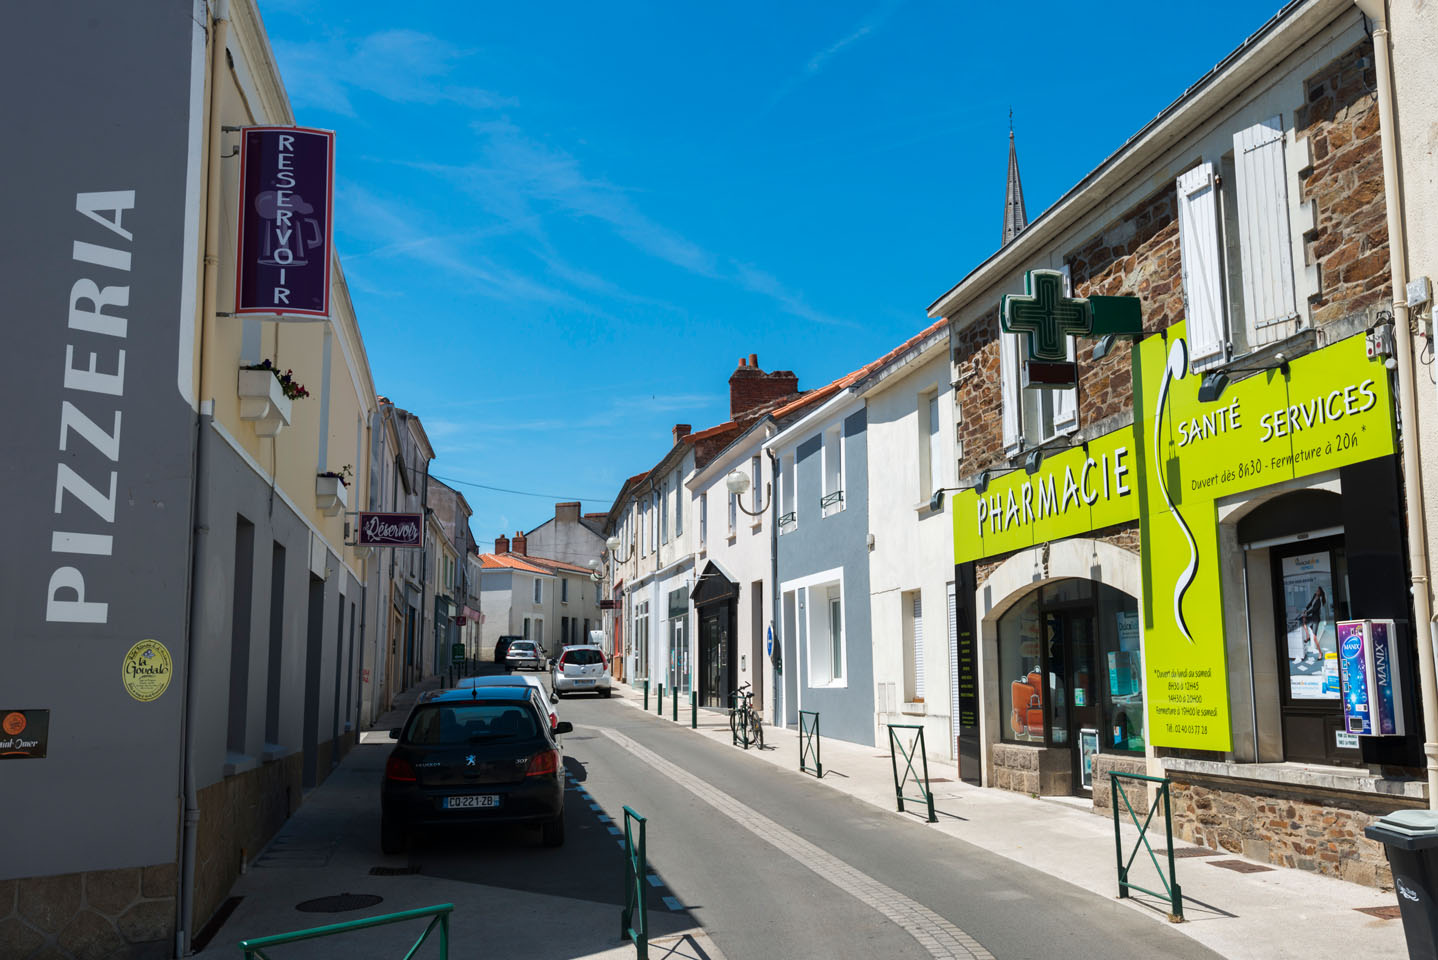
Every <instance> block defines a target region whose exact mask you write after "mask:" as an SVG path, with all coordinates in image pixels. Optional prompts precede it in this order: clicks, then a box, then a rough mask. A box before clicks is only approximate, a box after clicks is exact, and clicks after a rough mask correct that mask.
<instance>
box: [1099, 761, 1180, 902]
mask: <svg viewBox="0 0 1438 960" xmlns="http://www.w3.org/2000/svg"><path fill="white" fill-rule="evenodd" d="M1108 776H1109V793H1110V796H1109V802H1110V803H1111V804H1112V805H1113V843H1114V852H1115V853H1116V854H1117V863H1118V895H1119V898H1120V899H1124V898H1126V897H1128V892H1129V890H1137V891H1138V892H1139V893H1146V894H1148V895H1149V896H1151V897H1158V898H1159V899H1160V900H1166V901H1168V905H1169V913H1168V919H1169V920H1170V921H1171V922H1173V923H1182V922H1183V889H1182V888H1181V887H1180V886H1179V885H1178V876H1177V874H1175V872H1174V866H1173V802H1172V796H1171V794H1170V792H1169V787H1170V782H1169V780H1168V778H1166V777H1150V776H1146V775H1144V774H1141V773H1120V772H1119V771H1117V770H1110V771H1109V772H1108ZM1120 779H1124V780H1137V781H1140V782H1145V783H1152V784H1156V787H1155V795H1154V798H1153V803H1151V804H1150V805H1149V807H1148V813H1147V815H1146V816H1145V817H1144V818H1143V822H1142V823H1140V822H1139V819H1138V814H1137V813H1136V812H1135V811H1134V808H1133V804H1131V803H1130V802H1129V799H1128V793H1127V791H1125V790H1124V788H1123V784H1122V783H1120V782H1119V781H1120ZM1120 800H1122V801H1123V805H1124V808H1125V809H1126V810H1127V811H1128V816H1129V819H1130V820H1132V821H1133V825H1134V826H1135V827H1138V842H1137V843H1135V844H1134V846H1133V852H1132V853H1131V854H1129V857H1128V860H1127V861H1125V860H1124V856H1123V836H1122V834H1121V832H1120V822H1119V810H1118V805H1119V801H1120ZM1160 805H1162V807H1163V826H1164V840H1165V842H1166V843H1167V852H1168V857H1167V859H1168V877H1167V878H1165V877H1164V875H1163V867H1161V866H1159V862H1158V857H1157V855H1155V854H1154V852H1153V847H1152V846H1151V845H1150V844H1149V842H1148V828H1149V824H1150V823H1152V822H1153V815H1154V814H1155V813H1157V812H1158V809H1159V806H1160ZM1140 847H1143V848H1144V849H1145V850H1147V851H1148V856H1149V860H1150V861H1152V863H1153V868H1154V870H1156V871H1157V872H1158V882H1159V883H1161V884H1163V889H1164V892H1163V893H1159V892H1158V891H1156V890H1148V889H1146V888H1144V887H1140V886H1139V885H1138V884H1136V883H1132V882H1130V881H1129V873H1130V872H1131V870H1132V867H1133V861H1134V858H1135V857H1137V856H1138V851H1139V848H1140Z"/></svg>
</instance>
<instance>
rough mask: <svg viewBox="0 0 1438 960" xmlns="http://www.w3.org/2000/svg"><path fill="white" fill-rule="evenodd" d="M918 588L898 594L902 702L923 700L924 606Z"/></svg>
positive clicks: (921, 701)
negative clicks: (902, 670)
mask: <svg viewBox="0 0 1438 960" xmlns="http://www.w3.org/2000/svg"><path fill="white" fill-rule="evenodd" d="M922 600H923V598H922V596H921V594H920V592H919V591H918V590H906V591H905V592H903V593H902V594H900V596H899V603H900V606H901V608H902V610H901V614H900V615H901V617H902V619H903V623H902V625H901V626H902V629H903V637H904V702H905V703H923V702H924V607H923V602H922Z"/></svg>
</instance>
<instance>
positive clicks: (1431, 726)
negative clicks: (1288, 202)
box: [1357, 0, 1438, 810]
mask: <svg viewBox="0 0 1438 960" xmlns="http://www.w3.org/2000/svg"><path fill="white" fill-rule="evenodd" d="M1357 5H1358V9H1359V10H1361V11H1363V13H1364V15H1365V16H1367V17H1368V19H1370V20H1372V21H1373V56H1374V70H1373V72H1374V75H1375V77H1376V78H1377V80H1378V119H1379V125H1378V133H1379V143H1380V145H1381V147H1382V152H1383V203H1384V206H1386V207H1387V208H1388V263H1389V268H1390V270H1391V272H1392V275H1393V326H1394V337H1393V342H1394V352H1395V353H1397V355H1398V357H1397V359H1398V417H1399V421H1400V426H1401V427H1402V434H1401V437H1400V441H1401V444H1402V453H1403V498H1404V501H1405V502H1404V504H1403V506H1404V514H1405V518H1406V521H1407V528H1408V529H1407V534H1408V568H1409V570H1410V571H1411V573H1410V575H1409V577H1410V586H1409V591H1410V592H1411V593H1412V594H1413V614H1414V620H1415V623H1414V630H1413V635H1414V638H1415V639H1416V640H1417V642H1418V677H1419V682H1420V689H1421V696H1422V700H1423V741H1424V742H1423V753H1424V754H1425V755H1426V757H1427V761H1428V807H1429V809H1431V810H1438V742H1435V739H1434V738H1435V737H1438V677H1435V671H1434V661H1433V648H1434V636H1433V633H1434V630H1435V624H1434V622H1433V605H1432V598H1431V596H1430V594H1429V582H1428V541H1427V537H1426V536H1425V533H1424V530H1425V526H1426V524H1425V523H1424V517H1423V493H1422V489H1423V486H1422V478H1421V476H1420V474H1419V469H1418V466H1419V461H1418V430H1417V424H1418V420H1417V409H1418V400H1417V386H1418V385H1417V381H1416V379H1415V374H1414V365H1413V335H1412V333H1411V332H1410V331H1411V328H1410V327H1409V320H1408V294H1407V286H1408V250H1407V244H1406V237H1407V235H1406V233H1405V232H1404V231H1405V224H1404V218H1403V183H1402V179H1401V175H1400V174H1399V172H1398V142H1397V139H1396V138H1397V127H1396V125H1395V123H1394V119H1393V64H1392V62H1391V60H1390V58H1389V49H1388V45H1389V35H1388V20H1387V16H1386V11H1385V9H1384V2H1383V0H1357Z"/></svg>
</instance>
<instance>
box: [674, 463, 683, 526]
mask: <svg viewBox="0 0 1438 960" xmlns="http://www.w3.org/2000/svg"><path fill="white" fill-rule="evenodd" d="M683 534H684V486H683V485H682V484H681V483H680V482H679V471H678V470H675V471H674V538H675V539H676V540H677V539H678V538H679V537H681V536H682V535H683Z"/></svg>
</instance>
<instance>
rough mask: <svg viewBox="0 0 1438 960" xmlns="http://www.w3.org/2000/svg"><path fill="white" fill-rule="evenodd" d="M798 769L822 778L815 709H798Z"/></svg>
mask: <svg viewBox="0 0 1438 960" xmlns="http://www.w3.org/2000/svg"><path fill="white" fill-rule="evenodd" d="M811 759H812V760H813V761H814V765H813V766H812V767H810V766H808V761H809V760H811ZM799 771H800V772H801V773H812V774H813V775H814V776H816V777H818V778H819V779H821V780H822V779H823V778H824V761H823V760H822V759H821V758H820V756H819V712H818V711H817V710H800V711H799ZM899 809H901V810H902V809H903V808H902V807H900V808H899Z"/></svg>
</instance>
